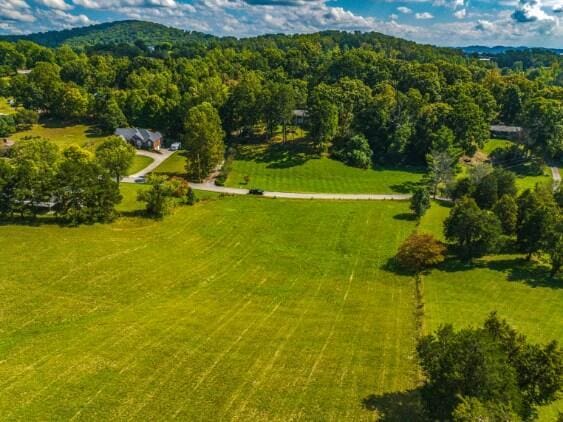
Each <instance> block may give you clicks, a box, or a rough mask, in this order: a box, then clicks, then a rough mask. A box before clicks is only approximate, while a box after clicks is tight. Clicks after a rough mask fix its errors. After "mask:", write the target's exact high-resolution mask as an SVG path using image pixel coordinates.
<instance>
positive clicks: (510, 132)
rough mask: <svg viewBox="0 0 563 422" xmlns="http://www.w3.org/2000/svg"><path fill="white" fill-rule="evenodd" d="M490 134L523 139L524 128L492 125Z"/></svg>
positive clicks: (504, 137)
mask: <svg viewBox="0 0 563 422" xmlns="http://www.w3.org/2000/svg"><path fill="white" fill-rule="evenodd" d="M491 136H492V137H493V138H502V139H509V140H511V141H519V142H520V141H523V140H524V128H522V127H520V126H507V125H492V126H491Z"/></svg>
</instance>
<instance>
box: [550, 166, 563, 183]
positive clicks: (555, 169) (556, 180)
mask: <svg viewBox="0 0 563 422" xmlns="http://www.w3.org/2000/svg"><path fill="white" fill-rule="evenodd" d="M551 175H552V177H553V184H554V187H555V188H557V187H558V186H559V185H560V184H561V173H559V168H558V167H551Z"/></svg>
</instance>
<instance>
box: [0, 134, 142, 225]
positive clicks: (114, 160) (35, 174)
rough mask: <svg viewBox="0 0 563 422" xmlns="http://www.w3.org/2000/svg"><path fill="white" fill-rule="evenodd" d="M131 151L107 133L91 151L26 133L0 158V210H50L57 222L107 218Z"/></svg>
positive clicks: (29, 213)
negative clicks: (3, 157)
mask: <svg viewBox="0 0 563 422" xmlns="http://www.w3.org/2000/svg"><path fill="white" fill-rule="evenodd" d="M134 155H135V151H134V149H133V148H132V147H130V146H129V145H128V144H126V143H125V142H124V141H122V140H121V139H120V138H110V139H109V140H108V141H106V142H105V143H103V144H102V145H100V147H99V148H98V150H97V151H96V154H92V153H90V152H89V151H87V150H85V149H83V148H80V147H78V146H70V147H68V148H66V149H65V150H64V151H62V152H61V151H60V150H59V148H58V147H57V145H56V144H54V143H52V142H50V141H47V140H44V139H40V138H32V139H25V140H22V141H19V142H18V143H17V144H16V145H15V146H14V147H13V148H12V150H11V151H10V155H9V159H0V215H2V216H4V217H12V218H13V217H14V216H15V215H18V216H20V217H22V218H24V217H30V216H31V217H36V216H37V214H39V213H40V212H45V211H53V212H54V213H55V215H56V216H57V217H58V218H59V219H60V220H61V221H63V222H65V223H68V224H72V225H76V224H81V223H94V222H107V221H111V220H112V219H113V218H114V217H115V216H116V213H115V206H116V205H117V204H118V203H119V202H120V201H121V194H120V192H119V178H120V177H122V176H123V175H124V174H125V172H126V171H127V168H128V167H129V166H130V165H131V162H132V160H133V157H134Z"/></svg>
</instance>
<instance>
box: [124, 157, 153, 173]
mask: <svg viewBox="0 0 563 422" xmlns="http://www.w3.org/2000/svg"><path fill="white" fill-rule="evenodd" d="M153 161H154V160H153V159H152V158H151V157H147V156H145V155H135V157H134V158H133V163H131V166H130V167H129V170H128V172H127V173H128V174H135V173H137V172H139V171H141V170H143V169H144V168H146V167H148V166H149V165H150V164H151V163H152V162H153Z"/></svg>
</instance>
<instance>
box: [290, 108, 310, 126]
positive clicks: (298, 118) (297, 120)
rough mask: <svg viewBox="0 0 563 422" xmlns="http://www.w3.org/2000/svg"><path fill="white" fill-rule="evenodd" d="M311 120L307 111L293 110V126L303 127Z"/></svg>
mask: <svg viewBox="0 0 563 422" xmlns="http://www.w3.org/2000/svg"><path fill="white" fill-rule="evenodd" d="M308 119H309V112H308V111H307V110H300V109H297V110H293V124H294V125H295V126H303V125H305V123H307V120H308Z"/></svg>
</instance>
